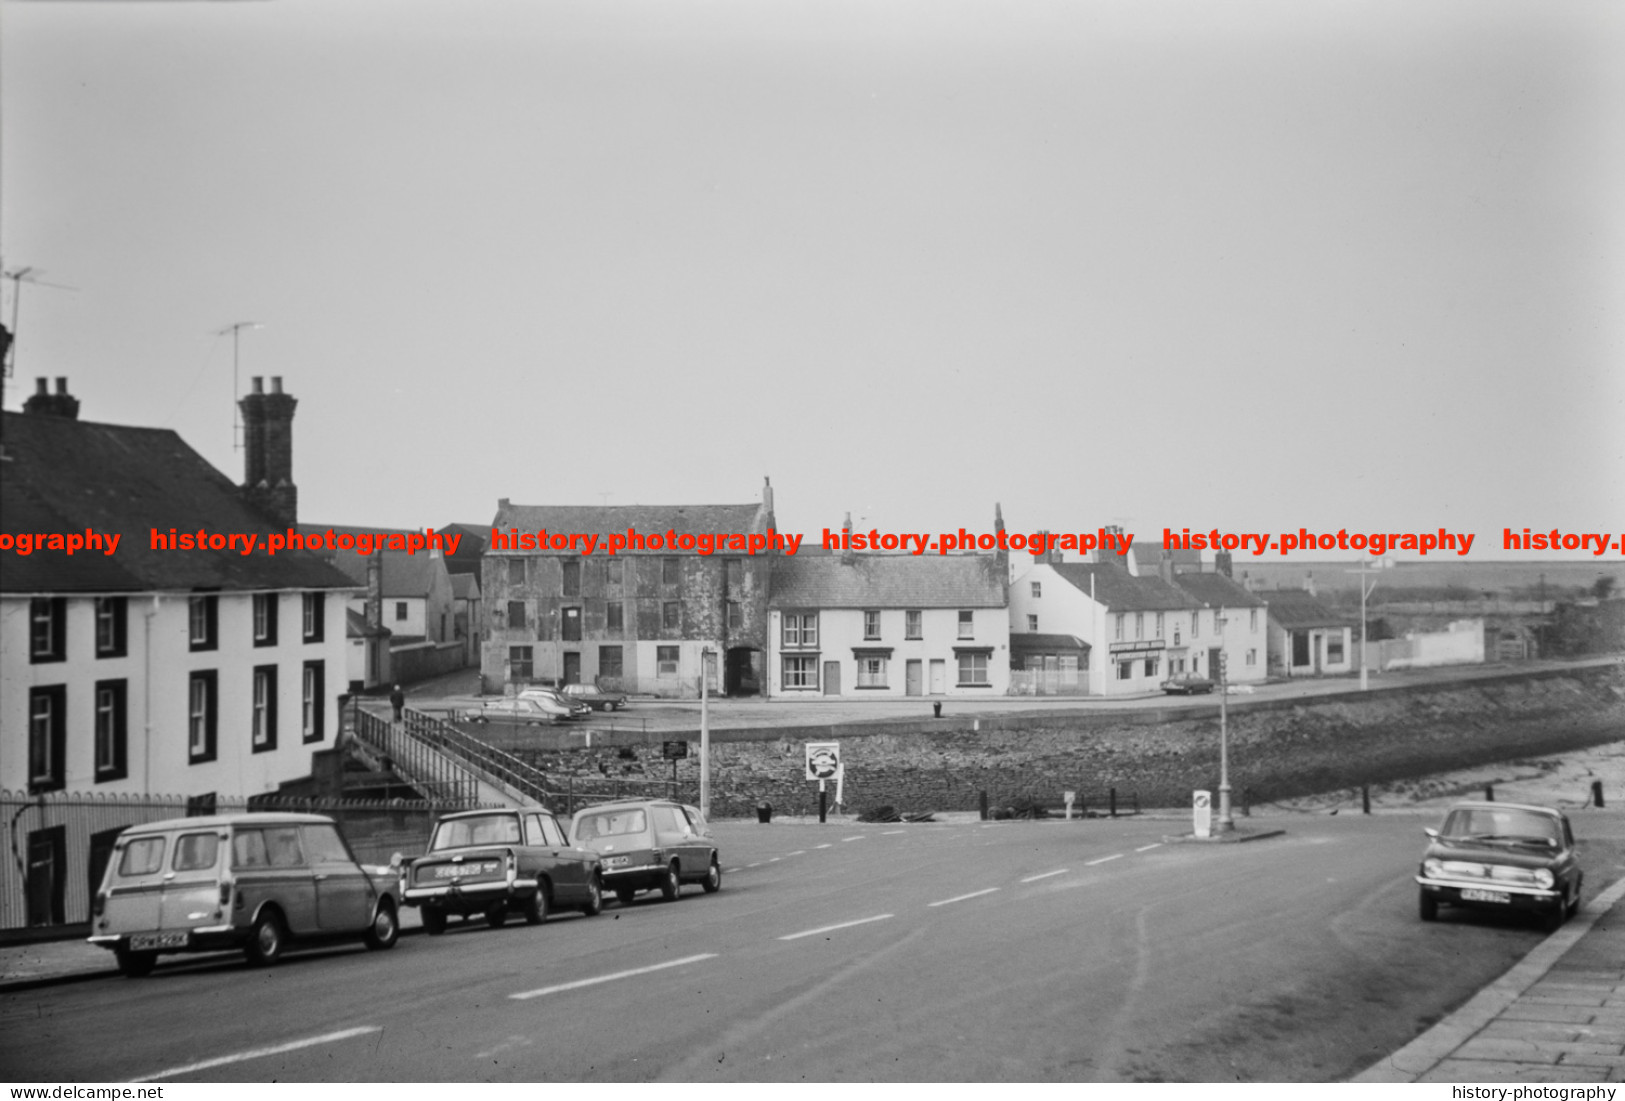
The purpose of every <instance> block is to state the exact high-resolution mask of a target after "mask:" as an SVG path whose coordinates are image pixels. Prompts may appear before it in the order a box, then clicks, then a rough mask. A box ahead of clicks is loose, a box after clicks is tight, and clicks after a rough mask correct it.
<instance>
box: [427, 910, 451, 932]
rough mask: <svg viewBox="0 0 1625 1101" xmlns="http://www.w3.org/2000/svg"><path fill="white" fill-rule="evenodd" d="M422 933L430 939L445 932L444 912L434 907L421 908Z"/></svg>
mask: <svg viewBox="0 0 1625 1101" xmlns="http://www.w3.org/2000/svg"><path fill="white" fill-rule="evenodd" d="M423 931H424V932H425V933H428V934H429V935H430V936H431V937H438V936H439V935H440V934H442V933H444V932H445V931H446V911H444V910H441V909H438V908H436V907H434V906H425V907H424V908H423Z"/></svg>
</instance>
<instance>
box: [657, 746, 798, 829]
mask: <svg viewBox="0 0 1625 1101" xmlns="http://www.w3.org/2000/svg"><path fill="white" fill-rule="evenodd" d="M676 763H677V762H676V761H673V762H672V764H676ZM756 821H757V822H758V823H759V824H761V825H764V826H765V825H767V824H769V823H770V822H772V821H773V804H772V803H769V802H768V801H767V800H766V799H763V800H762V801H761V802H760V803H757V804H756Z"/></svg>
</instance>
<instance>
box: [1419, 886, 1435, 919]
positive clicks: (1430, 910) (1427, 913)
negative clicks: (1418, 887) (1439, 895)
mask: <svg viewBox="0 0 1625 1101" xmlns="http://www.w3.org/2000/svg"><path fill="white" fill-rule="evenodd" d="M1416 903H1417V905H1416V909H1417V913H1418V914H1420V915H1421V918H1422V920H1423V921H1438V920H1439V900H1438V899H1436V898H1434V897H1433V896H1432V895H1430V894H1428V893H1427V892H1426V891H1419V892H1418V893H1417V896H1416Z"/></svg>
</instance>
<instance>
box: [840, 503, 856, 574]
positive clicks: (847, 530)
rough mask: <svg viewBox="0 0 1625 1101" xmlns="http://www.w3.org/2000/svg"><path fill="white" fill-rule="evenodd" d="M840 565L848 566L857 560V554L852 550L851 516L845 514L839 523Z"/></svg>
mask: <svg viewBox="0 0 1625 1101" xmlns="http://www.w3.org/2000/svg"><path fill="white" fill-rule="evenodd" d="M841 534H842V538H841V565H843V566H850V565H852V564H853V563H855V562H856V561H857V560H858V556H857V554H855V553H854V552H853V550H852V514H851V513H850V512H849V513H847V514H846V519H845V520H843V521H841Z"/></svg>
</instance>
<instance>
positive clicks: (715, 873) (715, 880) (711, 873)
mask: <svg viewBox="0 0 1625 1101" xmlns="http://www.w3.org/2000/svg"><path fill="white" fill-rule="evenodd" d="M702 886H704V887H705V893H706V894H708V895H714V894H716V893H717V892H718V891H720V890H722V868H721V866H720V865H718V864H717V858H716V857H714V856H713V857H712V858H711V866H710V867H709V868H707V869H705V881H704V883H703V884H702Z"/></svg>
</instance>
